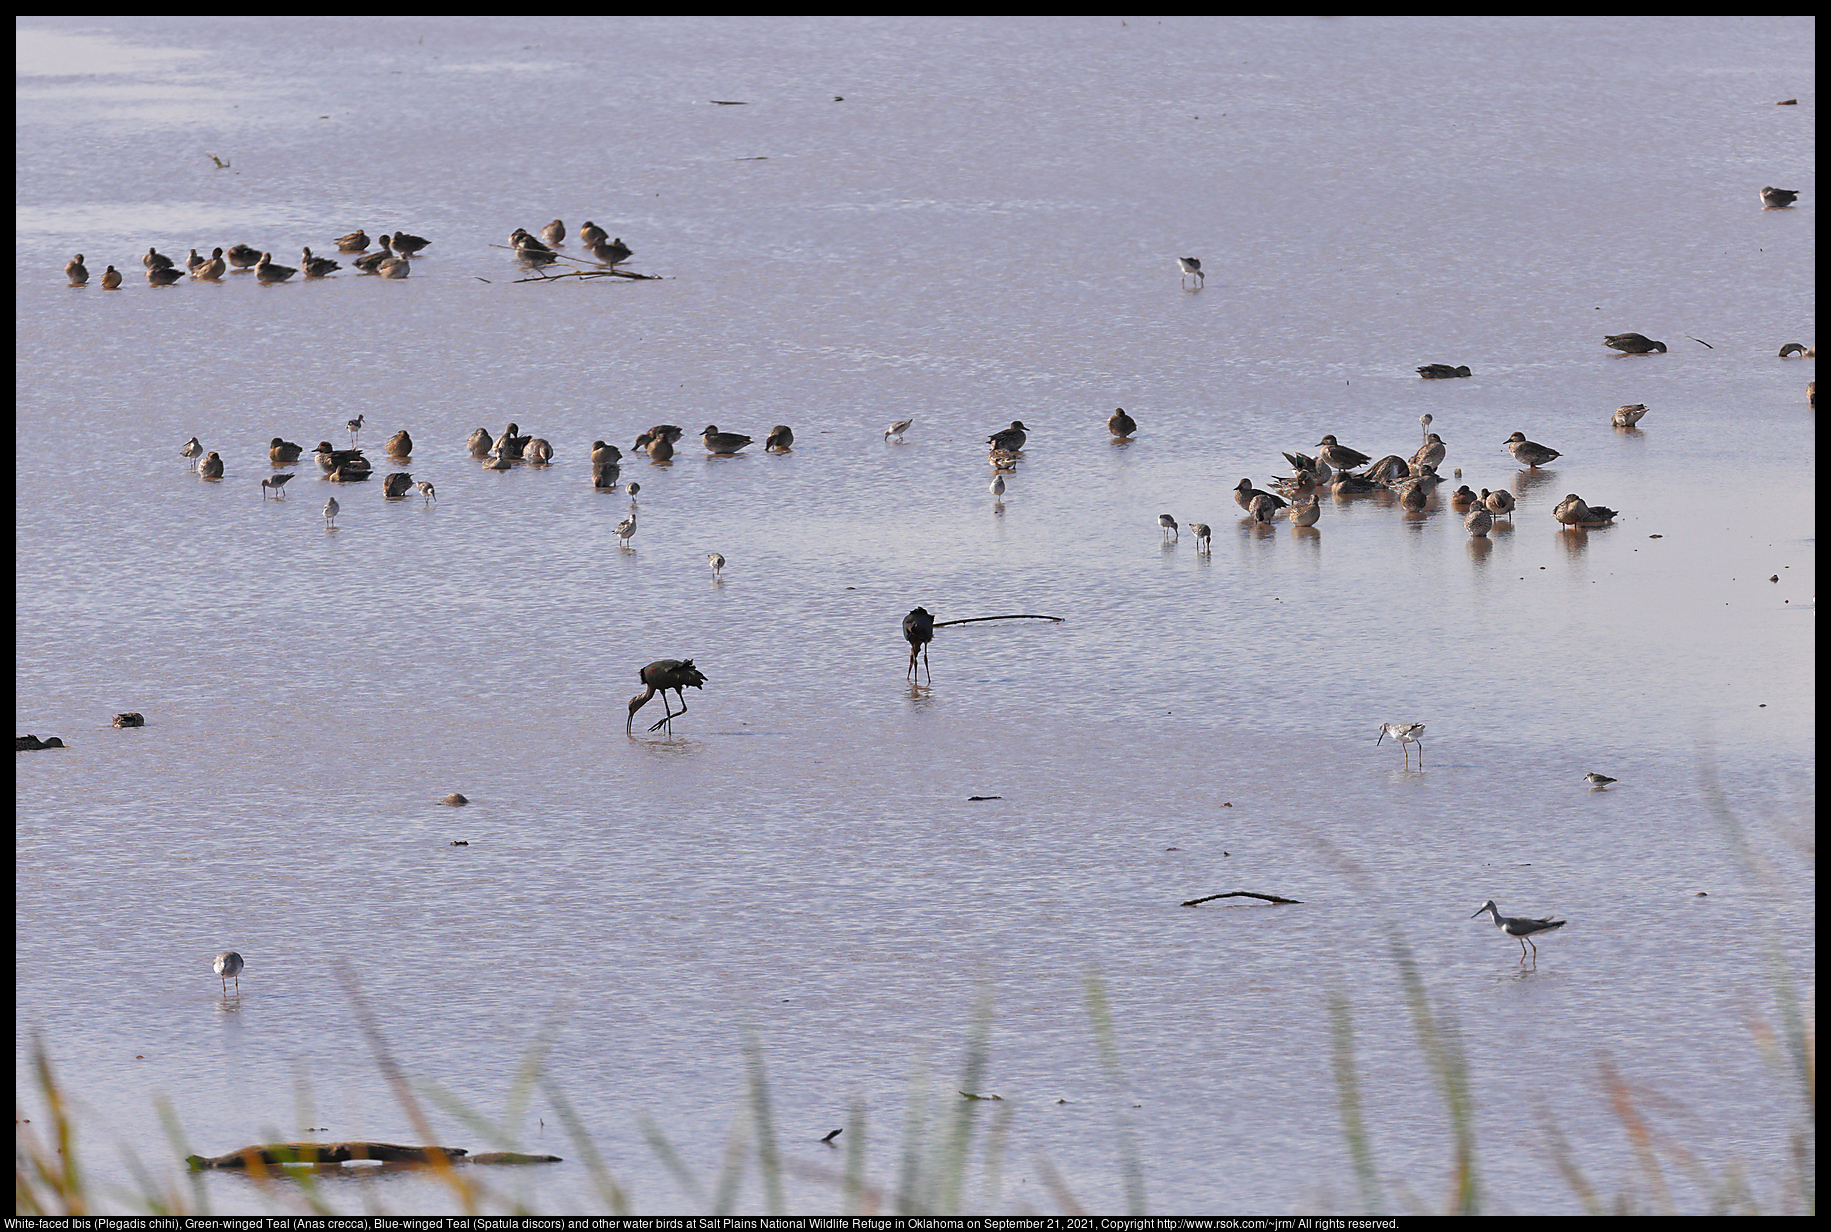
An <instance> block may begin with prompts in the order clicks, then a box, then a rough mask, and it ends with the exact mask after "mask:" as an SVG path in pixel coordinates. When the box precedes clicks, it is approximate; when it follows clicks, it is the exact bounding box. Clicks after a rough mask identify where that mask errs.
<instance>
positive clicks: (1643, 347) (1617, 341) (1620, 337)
mask: <svg viewBox="0 0 1831 1232" xmlns="http://www.w3.org/2000/svg"><path fill="white" fill-rule="evenodd" d="M1602 345H1603V346H1605V347H1613V348H1614V349H1615V350H1617V351H1623V352H1626V353H1627V354H1629V355H1651V354H1652V353H1653V352H1654V351H1658V352H1660V353H1661V354H1662V355H1663V354H1664V353H1665V350H1666V344H1665V343H1663V342H1655V341H1653V340H1652V339H1651V338H1649V337H1647V336H1646V335H1645V334H1610V335H1608V337H1606V338H1604V339H1603V340H1602Z"/></svg>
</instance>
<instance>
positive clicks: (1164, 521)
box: [1157, 513, 1183, 539]
mask: <svg viewBox="0 0 1831 1232" xmlns="http://www.w3.org/2000/svg"><path fill="white" fill-rule="evenodd" d="M1157 525H1158V526H1159V527H1161V528H1162V530H1161V531H1160V532H1159V533H1160V534H1165V533H1167V534H1171V535H1175V536H1176V537H1177V538H1178V539H1181V538H1182V537H1183V536H1182V532H1181V531H1179V530H1177V529H1176V519H1175V518H1173V517H1171V516H1170V515H1169V514H1167V513H1160V514H1158V515H1157Z"/></svg>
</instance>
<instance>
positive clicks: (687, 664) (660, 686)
mask: <svg viewBox="0 0 1831 1232" xmlns="http://www.w3.org/2000/svg"><path fill="white" fill-rule="evenodd" d="M642 683H643V686H644V687H645V689H646V691H645V692H642V693H638V694H636V696H634V697H632V698H630V699H629V721H628V722H626V723H624V725H623V730H624V731H626V732H627V731H629V730H630V728H631V727H632V726H634V724H635V722H636V711H638V710H640V709H642V708H643V707H644V706H646V705H648V702H649V698H651V697H653V696H655V694H657V693H659V694H661V708H662V709H663V710H666V711H667V714H666V716H665V717H663V718H661V719H660V720H658V721H656V722H655V723H654V724H652V725H651V726H650V727H649V730H650V731H660V730H661V729H662V728H663V727H666V728H667V729H668V732H669V733H670V734H672V733H673V731H674V727H673V722H674V720H675V719H677V718H679V717H680V716H681V715H683V714H685V713H686V712H687V695H686V694H685V693H682V692H681V690H682V689H687V688H692V689H703V688H705V685H706V677H705V673H703V672H701V671H700V670H699V669H698V668H697V667H694V666H693V660H691V659H656V660H655V661H654V662H653V663H651V664H649V665H648V666H647V667H645V668H643V669H642ZM670 689H672V690H673V691H674V695H675V696H677V697H678V698H680V709H679V710H675V709H673V708H671V707H670V706H669V705H668V690H670Z"/></svg>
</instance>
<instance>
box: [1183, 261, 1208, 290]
mask: <svg viewBox="0 0 1831 1232" xmlns="http://www.w3.org/2000/svg"><path fill="white" fill-rule="evenodd" d="M1176 264H1177V265H1178V266H1179V267H1181V269H1182V272H1183V285H1184V286H1188V285H1189V279H1191V278H1193V279H1195V285H1196V286H1201V285H1202V284H1203V283H1205V282H1207V280H1208V276H1207V275H1206V274H1204V273H1202V263H1201V259H1200V258H1198V257H1178V258H1176Z"/></svg>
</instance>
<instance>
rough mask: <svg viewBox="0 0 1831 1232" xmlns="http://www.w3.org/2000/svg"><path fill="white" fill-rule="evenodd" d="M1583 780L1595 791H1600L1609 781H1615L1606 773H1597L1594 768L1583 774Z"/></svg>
mask: <svg viewBox="0 0 1831 1232" xmlns="http://www.w3.org/2000/svg"><path fill="white" fill-rule="evenodd" d="M1583 780H1584V782H1586V783H1588V784H1589V785H1590V786H1591V787H1592V788H1594V789H1595V790H1597V791H1601V790H1602V789H1603V788H1604V787H1607V786H1608V785H1609V784H1610V783H1613V782H1614V781H1615V780H1614V779H1612V778H1610V777H1609V776H1608V775H1606V774H1597V773H1596V772H1595V771H1594V770H1591V771H1590V772H1589V773H1588V774H1586V775H1584V776H1583Z"/></svg>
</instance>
